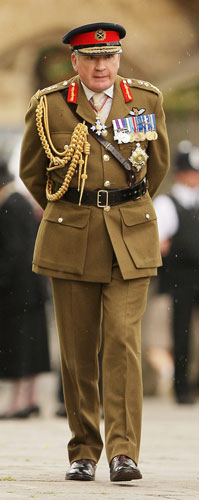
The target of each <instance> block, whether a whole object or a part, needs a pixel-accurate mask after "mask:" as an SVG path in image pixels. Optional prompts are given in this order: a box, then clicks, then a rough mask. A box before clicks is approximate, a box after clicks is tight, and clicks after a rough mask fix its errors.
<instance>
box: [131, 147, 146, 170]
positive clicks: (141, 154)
mask: <svg viewBox="0 0 199 500" xmlns="http://www.w3.org/2000/svg"><path fill="white" fill-rule="evenodd" d="M147 159H148V155H147V154H146V151H145V150H144V149H142V147H141V146H140V143H139V142H138V143H137V144H136V149H135V151H132V153H131V156H130V158H129V161H130V162H131V163H132V165H133V167H134V168H135V170H136V172H140V170H141V169H142V167H143V166H144V165H146V163H147Z"/></svg>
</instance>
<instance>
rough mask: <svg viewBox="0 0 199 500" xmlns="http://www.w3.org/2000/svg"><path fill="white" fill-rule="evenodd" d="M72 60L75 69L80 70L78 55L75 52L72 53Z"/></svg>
mask: <svg viewBox="0 0 199 500" xmlns="http://www.w3.org/2000/svg"><path fill="white" fill-rule="evenodd" d="M71 62H72V66H73V69H74V70H75V71H76V72H78V56H77V55H76V54H75V53H74V52H73V53H72V54H71Z"/></svg>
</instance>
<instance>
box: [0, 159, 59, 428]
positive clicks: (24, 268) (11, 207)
mask: <svg viewBox="0 0 199 500" xmlns="http://www.w3.org/2000/svg"><path fill="white" fill-rule="evenodd" d="M37 229H38V220H37V218H36V217H35V215H34V212H33V207H32V205H31V204H30V203H29V202H28V200H27V199H25V197H24V196H23V195H22V194H20V193H18V192H17V191H16V186H15V182H14V176H13V175H12V174H11V173H10V172H9V170H8V166H7V163H6V161H5V160H4V159H2V158H1V159H0V379H2V380H9V381H12V382H13V394H12V398H11V402H10V406H9V407H8V409H7V410H6V411H5V412H4V413H2V414H1V415H0V418H1V419H11V418H27V417H29V416H31V415H38V414H39V412H40V408H39V406H38V403H37V394H36V386H37V375H38V374H40V373H43V372H48V371H49V370H50V361H49V348H48V332H47V320H46V313H45V302H46V300H47V298H48V290H47V282H46V278H45V277H42V276H37V275H35V274H34V273H33V272H32V269H31V263H32V254H33V246H34V241H35V236H36V233H37Z"/></svg>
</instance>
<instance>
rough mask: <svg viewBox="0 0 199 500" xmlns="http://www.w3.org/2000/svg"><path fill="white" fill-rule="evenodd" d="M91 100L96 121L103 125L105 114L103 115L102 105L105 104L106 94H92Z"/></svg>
mask: <svg viewBox="0 0 199 500" xmlns="http://www.w3.org/2000/svg"><path fill="white" fill-rule="evenodd" d="M92 99H93V104H94V107H95V109H96V110H97V119H99V120H100V121H101V123H104V122H105V121H106V114H105V113H104V107H103V104H105V102H106V94H104V92H99V93H97V94H94V95H93V97H92Z"/></svg>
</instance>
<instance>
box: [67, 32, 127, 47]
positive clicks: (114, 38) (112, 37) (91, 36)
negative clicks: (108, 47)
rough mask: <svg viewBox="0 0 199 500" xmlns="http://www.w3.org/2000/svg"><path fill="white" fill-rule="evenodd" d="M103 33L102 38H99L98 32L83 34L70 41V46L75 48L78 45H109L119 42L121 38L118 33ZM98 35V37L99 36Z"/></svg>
mask: <svg viewBox="0 0 199 500" xmlns="http://www.w3.org/2000/svg"><path fill="white" fill-rule="evenodd" d="M100 31H102V36H101V38H100V37H99V30H98V31H90V32H88V33H81V34H80V35H76V36H74V37H73V38H71V40H70V45H72V46H73V47H75V46H78V45H83V46H84V45H90V44H93V45H97V44H98V43H103V42H104V43H108V42H119V40H120V37H119V33H118V32H117V31H104V30H100ZM97 34H98V36H97Z"/></svg>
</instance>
